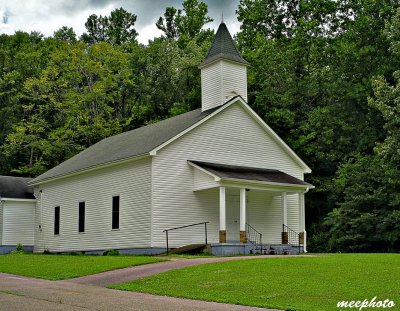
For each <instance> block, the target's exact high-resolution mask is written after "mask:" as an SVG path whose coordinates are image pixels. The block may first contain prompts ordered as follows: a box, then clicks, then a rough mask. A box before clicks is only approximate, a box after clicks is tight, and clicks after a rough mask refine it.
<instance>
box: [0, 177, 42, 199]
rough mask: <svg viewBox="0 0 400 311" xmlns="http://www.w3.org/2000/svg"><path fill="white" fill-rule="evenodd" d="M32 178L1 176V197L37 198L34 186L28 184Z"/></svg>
mask: <svg viewBox="0 0 400 311" xmlns="http://www.w3.org/2000/svg"><path fill="white" fill-rule="evenodd" d="M31 179H32V178H25V177H13V176H0V198H10V199H35V196H34V195H33V187H32V186H29V185H28V181H30V180H31Z"/></svg>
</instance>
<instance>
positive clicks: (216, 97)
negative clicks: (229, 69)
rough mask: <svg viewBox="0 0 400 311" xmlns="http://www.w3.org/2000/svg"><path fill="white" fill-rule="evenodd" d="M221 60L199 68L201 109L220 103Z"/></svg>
mask: <svg viewBox="0 0 400 311" xmlns="http://www.w3.org/2000/svg"><path fill="white" fill-rule="evenodd" d="M221 67H222V64H221V62H218V63H213V64H212V65H210V66H208V67H205V68H202V69H201V102H202V110H203V111H205V110H207V109H210V108H213V107H217V106H220V105H221V104H222V84H221V83H222V79H221Z"/></svg>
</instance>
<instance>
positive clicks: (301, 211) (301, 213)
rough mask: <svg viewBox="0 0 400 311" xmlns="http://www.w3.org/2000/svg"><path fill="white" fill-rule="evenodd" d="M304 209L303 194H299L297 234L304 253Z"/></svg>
mask: <svg viewBox="0 0 400 311" xmlns="http://www.w3.org/2000/svg"><path fill="white" fill-rule="evenodd" d="M305 222H306V219H305V208H304V193H302V192H299V234H300V244H303V248H304V252H306V226H305Z"/></svg>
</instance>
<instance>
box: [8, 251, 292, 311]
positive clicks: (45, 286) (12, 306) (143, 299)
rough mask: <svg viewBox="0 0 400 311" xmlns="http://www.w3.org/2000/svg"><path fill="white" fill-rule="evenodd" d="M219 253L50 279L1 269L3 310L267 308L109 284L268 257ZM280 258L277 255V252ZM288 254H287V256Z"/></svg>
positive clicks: (169, 310)
mask: <svg viewBox="0 0 400 311" xmlns="http://www.w3.org/2000/svg"><path fill="white" fill-rule="evenodd" d="M267 257H269V256H256V257H219V258H196V259H173V260H171V261H167V262H161V263H155V264H149V265H143V266H137V267H131V268H125V269H120V270H114V271H109V272H104V273H99V274H96V275H91V276H86V277H81V278H76V279H71V280H64V281H48V280H41V279H34V278H28V277H20V276H16V275H11V274H6V273H0V311H3V310H7V311H13V310H18V311H19V310H22V311H23V310H34V311H35V310H38V311H39V310H40V311H46V310H49V311H50V310H56V311H58V310H112V311H119V310H121V311H124V310H140V311H142V310H143V311H147V310H149V311H150V310H151V311H158V310H160V311H161V310H162V311H175V310H176V311H180V310H182V311H183V310H185V311H186V310H187V311H197V310H217V311H219V310H220V311H228V310H229V311H230V310H232V311H236V310H237V311H239V310H264V311H265V310H266V309H261V308H254V307H245V306H237V305H231V304H223V303H214V302H206V301H199V300H190V299H181V298H173V297H165V296H156V295H150V294H143V293H135V292H125V291H119V290H113V289H108V288H105V286H107V285H109V284H115V283H122V282H127V281H130V280H133V279H137V278H141V277H145V276H148V275H152V274H157V273H161V272H164V271H168V270H172V269H178V268H181V267H186V266H192V265H198V264H206V263H211V262H220V261H230V260H238V259H246V260H247V259H248V260H251V259H256V258H267ZM273 257H274V258H276V257H277V256H273ZM285 257H287V256H285Z"/></svg>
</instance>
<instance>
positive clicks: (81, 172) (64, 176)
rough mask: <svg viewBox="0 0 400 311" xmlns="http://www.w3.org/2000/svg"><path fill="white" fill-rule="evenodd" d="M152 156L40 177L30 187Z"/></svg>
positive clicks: (126, 159)
mask: <svg viewBox="0 0 400 311" xmlns="http://www.w3.org/2000/svg"><path fill="white" fill-rule="evenodd" d="M150 156H151V155H150V153H148V152H147V153H143V154H140V155H137V156H133V157H128V158H124V159H119V160H115V161H110V162H106V163H102V164H98V165H93V166H90V167H86V168H83V169H80V170H75V171H72V172H68V173H65V174H59V175H56V176H51V177H48V178H44V179H39V180H37V179H38V178H39V177H40V176H39V177H37V178H35V179H33V180H31V181H29V182H28V185H30V186H38V185H41V184H44V183H48V182H52V181H56V180H59V179H62V178H67V177H72V176H76V175H80V174H83V173H87V172H91V171H95V170H99V169H103V168H106V167H110V166H114V165H118V164H123V163H126V162H130V161H136V160H140V159H143V158H146V157H150Z"/></svg>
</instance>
